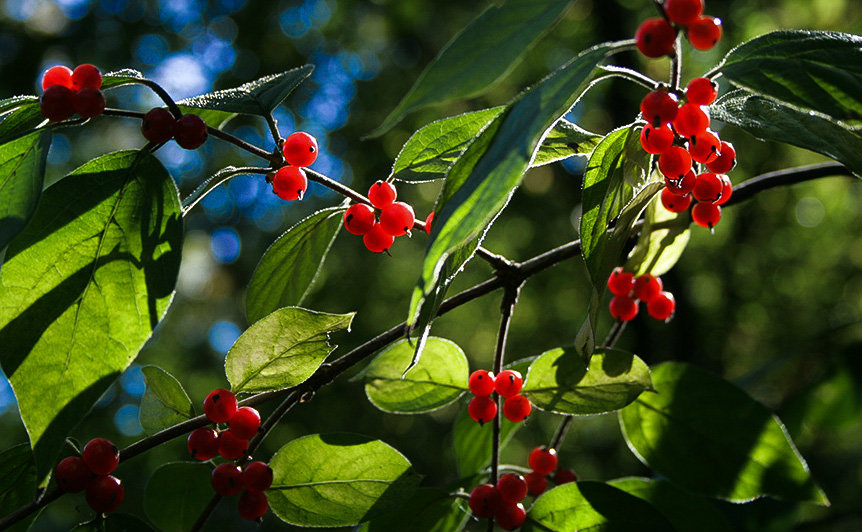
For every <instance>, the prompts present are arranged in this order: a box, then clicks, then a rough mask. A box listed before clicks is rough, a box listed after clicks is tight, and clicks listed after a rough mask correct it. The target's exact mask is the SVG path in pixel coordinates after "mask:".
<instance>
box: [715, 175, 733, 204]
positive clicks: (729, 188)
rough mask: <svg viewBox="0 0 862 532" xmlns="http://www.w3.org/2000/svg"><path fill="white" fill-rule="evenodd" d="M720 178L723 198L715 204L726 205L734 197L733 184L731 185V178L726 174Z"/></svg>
mask: <svg viewBox="0 0 862 532" xmlns="http://www.w3.org/2000/svg"><path fill="white" fill-rule="evenodd" d="M718 177H719V178H721V197H720V198H719V199H718V201H716V202H715V204H716V205H724V204H725V203H727V201H728V200H729V199H730V197H731V196H732V195H733V183H731V181H730V177H728V176H727V175H725V174H721V175H719V176H718Z"/></svg>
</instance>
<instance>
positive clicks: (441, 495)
mask: <svg viewBox="0 0 862 532" xmlns="http://www.w3.org/2000/svg"><path fill="white" fill-rule="evenodd" d="M469 518H470V514H469V513H467V512H466V511H465V510H464V509H462V508H461V507H460V505H459V501H458V499H456V498H454V497H452V496H450V495H449V494H448V493H446V492H445V491H443V490H439V489H435V488H417V489H416V490H415V491H414V492H413V495H412V496H411V497H410V499H409V500H408V501H405V502H404V504H402V505H400V506H399V507H398V508H395V509H393V510H392V511H389V512H386V513H385V514H381V515H380V516H378V517H376V518H374V519H372V520H371V521H368V522H366V523H363V524H362V525H361V526H360V527H359V528H358V529H357V530H356V532H391V531H393V530H403V529H404V528H405V527H409V528H410V531H411V532H451V531H452V530H462V529H463V527H464V525H465V524H466V522H467V520H468V519H469Z"/></svg>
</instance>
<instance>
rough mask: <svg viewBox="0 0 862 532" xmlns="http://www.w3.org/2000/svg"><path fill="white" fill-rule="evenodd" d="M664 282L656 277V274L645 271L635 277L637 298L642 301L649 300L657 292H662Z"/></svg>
mask: <svg viewBox="0 0 862 532" xmlns="http://www.w3.org/2000/svg"><path fill="white" fill-rule="evenodd" d="M661 289H662V283H661V279H659V278H658V277H655V276H654V275H650V274H648V273H645V274H643V275H641V276H640V277H638V278H636V279H635V286H634V289H633V290H634V293H635V297H636V298H637V299H640V300H641V301H649V300H650V299H652V298H653V297H655V295H656V294H658V293H659V292H661Z"/></svg>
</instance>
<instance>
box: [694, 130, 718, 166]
mask: <svg viewBox="0 0 862 532" xmlns="http://www.w3.org/2000/svg"><path fill="white" fill-rule="evenodd" d="M719 149H721V141H720V140H719V139H718V136H717V135H716V134H715V133H713V132H712V131H710V130H708V129H707V130H705V131H701V132H700V133H698V134H697V135H695V136H693V137H691V139H690V141H689V146H688V153H690V154H691V158H692V159H694V160H695V161H697V162H699V163H702V164H708V163H710V162H712V161H714V160H716V159H717V158H718V150H719Z"/></svg>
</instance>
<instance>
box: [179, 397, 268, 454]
mask: <svg viewBox="0 0 862 532" xmlns="http://www.w3.org/2000/svg"><path fill="white" fill-rule="evenodd" d="M204 413H205V414H206V416H207V418H208V419H209V420H210V421H212V422H213V423H227V424H228V429H227V430H223V431H216V430H213V429H212V428H210V427H200V428H198V429H195V430H193V431H192V433H191V434H189V438H188V441H187V444H188V449H189V452H190V453H191V455H192V458H195V459H197V460H210V459H212V458H214V457H215V455H217V454H220V455H221V456H222V457H223V458H224V459H226V460H236V459H237V458H239V457H240V456H242V455H243V454H245V452H246V451H247V450H248V441H249V440H250V439H251V438H252V437H254V435H255V434H257V431H258V429H259V428H260V414H259V413H258V412H257V410H255V409H254V408H251V407H249V406H243V407H239V408H238V407H237V401H236V396H235V395H234V394H233V393H231V392H230V391H229V390H225V389H218V390H213V391H212V392H210V393H209V395H207V397H206V399H205V400H204Z"/></svg>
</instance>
